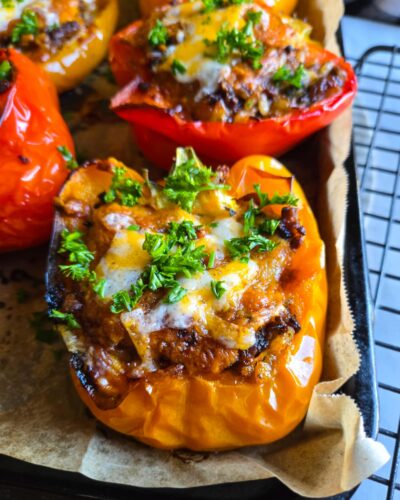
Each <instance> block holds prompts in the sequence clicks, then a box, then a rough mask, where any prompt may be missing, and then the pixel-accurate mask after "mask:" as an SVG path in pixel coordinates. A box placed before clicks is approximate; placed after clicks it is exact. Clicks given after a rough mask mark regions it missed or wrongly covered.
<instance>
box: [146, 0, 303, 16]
mask: <svg viewBox="0 0 400 500" xmlns="http://www.w3.org/2000/svg"><path fill="white" fill-rule="evenodd" d="M187 1H188V0H178V1H177V0H140V1H139V5H140V11H141V13H142V15H143V16H145V17H147V16H149V15H150V14H151V13H152V12H153V11H154V10H155V9H158V8H160V7H163V6H164V5H171V4H173V5H177V4H179V3H184V2H187ZM189 1H190V0H189ZM258 1H259V3H262V4H263V5H266V6H267V7H272V8H273V9H274V10H276V11H277V12H281V13H283V14H287V15H289V14H291V13H292V12H293V11H294V9H295V7H296V5H297V0H258ZM203 3H204V5H205V7H206V8H210V7H212V6H213V5H229V4H234V3H239V2H235V1H232V0H211V1H210V0H208V1H207V0H203Z"/></svg>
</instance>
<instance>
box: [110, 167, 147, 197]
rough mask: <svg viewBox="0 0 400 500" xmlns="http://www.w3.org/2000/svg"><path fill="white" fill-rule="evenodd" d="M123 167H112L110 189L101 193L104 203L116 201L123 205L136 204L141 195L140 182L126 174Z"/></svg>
mask: <svg viewBox="0 0 400 500" xmlns="http://www.w3.org/2000/svg"><path fill="white" fill-rule="evenodd" d="M126 172H127V169H126V168H125V167H113V174H114V175H113V177H112V181H111V187H110V189H109V190H108V191H107V192H106V193H104V194H103V195H102V200H103V201H104V203H113V202H117V203H119V204H120V205H122V206H125V207H133V206H135V205H137V203H138V201H139V198H140V197H141V196H142V184H141V183H140V182H139V181H137V180H134V179H131V178H130V177H128V176H127V175H126Z"/></svg>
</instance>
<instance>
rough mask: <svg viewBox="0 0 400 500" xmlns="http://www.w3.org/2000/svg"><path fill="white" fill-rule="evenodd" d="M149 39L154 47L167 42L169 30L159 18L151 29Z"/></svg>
mask: <svg viewBox="0 0 400 500" xmlns="http://www.w3.org/2000/svg"><path fill="white" fill-rule="evenodd" d="M148 40H149V43H150V45H152V46H153V47H159V46H160V45H165V44H166V43H167V41H168V30H167V28H166V27H165V26H164V25H163V23H162V22H161V21H160V19H157V21H156V24H155V25H154V27H153V29H151V30H150V32H149V36H148Z"/></svg>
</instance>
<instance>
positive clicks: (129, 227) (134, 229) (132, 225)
mask: <svg viewBox="0 0 400 500" xmlns="http://www.w3.org/2000/svg"><path fill="white" fill-rule="evenodd" d="M126 229H127V230H128V231H139V230H140V226H138V225H137V224H131V225H130V226H128V227H127V228H126Z"/></svg>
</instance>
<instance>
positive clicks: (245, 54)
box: [204, 11, 265, 69]
mask: <svg viewBox="0 0 400 500" xmlns="http://www.w3.org/2000/svg"><path fill="white" fill-rule="evenodd" d="M261 15H262V13H261V12H255V11H250V12H248V13H247V22H246V25H245V26H244V27H243V28H242V29H241V30H238V29H237V28H232V29H228V28H227V27H222V28H220V29H219V30H218V32H217V38H216V39H215V40H207V39H206V40H204V43H205V44H206V45H207V47H208V50H207V51H206V55H207V56H209V57H211V58H212V59H216V60H217V61H218V62H220V63H222V64H223V63H226V62H227V61H228V60H229V59H231V58H232V57H234V56H240V57H241V58H242V60H243V61H246V62H248V63H249V64H251V66H252V67H253V69H260V68H261V66H262V64H261V58H262V56H263V55H264V49H265V47H264V45H263V43H262V42H260V41H259V40H257V39H256V38H255V36H254V26H255V24H257V23H259V22H260V19H261Z"/></svg>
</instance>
